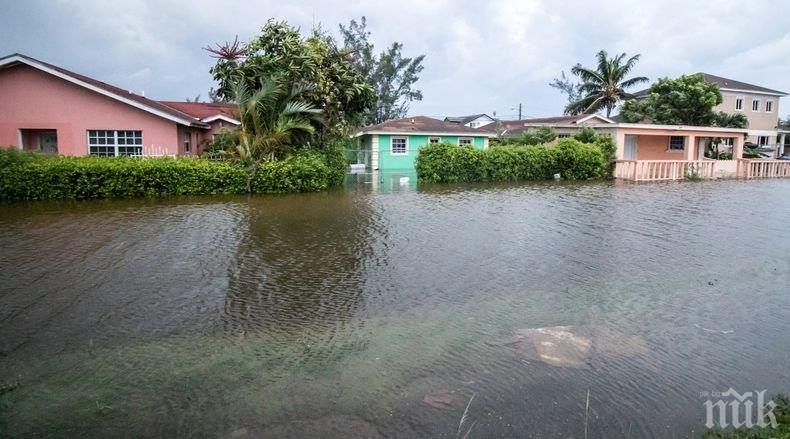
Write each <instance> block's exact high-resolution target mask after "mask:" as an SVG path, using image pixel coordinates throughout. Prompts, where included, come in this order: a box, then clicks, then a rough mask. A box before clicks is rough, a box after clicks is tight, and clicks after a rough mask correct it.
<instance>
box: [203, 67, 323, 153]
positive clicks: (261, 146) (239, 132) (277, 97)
mask: <svg viewBox="0 0 790 439" xmlns="http://www.w3.org/2000/svg"><path fill="white" fill-rule="evenodd" d="M309 89H310V87H307V86H299V85H295V86H293V87H291V88H290V89H288V88H287V87H286V85H285V83H283V82H282V81H281V80H276V79H264V80H263V81H262V85H261V88H260V89H259V90H256V91H251V90H249V89H248V88H247V86H246V85H245V84H244V83H238V84H235V85H234V88H233V96H234V98H233V99H234V102H235V103H236V105H237V106H238V109H239V114H238V119H239V122H240V125H239V126H238V127H237V128H236V129H234V130H232V131H223V132H222V133H221V135H220V136H219V137H218V139H216V141H215V145H214V146H213V147H212V151H215V152H216V151H220V150H221V151H225V152H226V153H227V154H228V155H229V156H231V157H234V158H235V159H237V160H238V161H240V162H241V163H242V164H244V165H245V166H250V165H256V166H257V165H258V164H259V163H260V162H262V161H267V160H273V159H274V158H278V157H282V156H283V155H285V154H287V153H290V152H292V150H293V149H294V148H295V147H296V146H297V145H304V144H306V143H308V142H309V141H310V136H311V135H312V134H313V133H314V132H315V129H314V128H313V124H316V123H319V121H320V118H319V115H320V113H321V110H318V109H317V108H315V107H314V106H313V105H312V104H310V103H308V102H305V101H304V100H302V99H301V97H302V96H303V95H304V94H305V93H306V92H307V91H308V90H309ZM220 145H222V146H224V149H220Z"/></svg>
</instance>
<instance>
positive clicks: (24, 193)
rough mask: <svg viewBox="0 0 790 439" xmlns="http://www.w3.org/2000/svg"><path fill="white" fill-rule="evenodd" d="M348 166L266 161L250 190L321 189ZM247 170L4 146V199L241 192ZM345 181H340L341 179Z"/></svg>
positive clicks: (319, 159) (0, 192) (306, 159)
mask: <svg viewBox="0 0 790 439" xmlns="http://www.w3.org/2000/svg"><path fill="white" fill-rule="evenodd" d="M341 166H342V170H343V172H344V173H345V165H341V163H339V162H338V161H337V159H336V158H335V159H331V160H330V158H329V157H325V156H322V155H319V154H316V153H312V154H302V155H297V156H293V157H289V158H286V159H284V160H279V161H274V162H268V163H264V164H263V165H262V166H261V167H260V168H259V169H258V172H257V173H256V174H255V175H252V176H251V183H252V184H251V188H252V192H259V193H280V192H304V191H316V190H323V189H326V188H328V187H329V186H332V185H336V184H338V183H339V181H338V172H339V169H341ZM247 179H248V173H247V171H246V170H245V169H244V168H242V167H241V166H238V165H237V164H234V163H232V162H216V161H210V160H205V159H200V158H177V159H174V158H167V157H162V158H144V159H139V158H131V157H60V156H47V155H41V154H36V153H29V152H21V151H19V150H16V149H14V148H0V199H4V200H48V199H50V200H51V199H82V198H122V197H148V196H167V195H207V194H241V193H245V192H246V187H247ZM340 182H342V179H341V180H340Z"/></svg>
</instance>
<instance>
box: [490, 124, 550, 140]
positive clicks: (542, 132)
mask: <svg viewBox="0 0 790 439" xmlns="http://www.w3.org/2000/svg"><path fill="white" fill-rule="evenodd" d="M497 123H499V122H497ZM556 138H557V133H555V132H554V128H552V127H550V126H542V127H538V129H536V130H534V131H533V130H525V131H524V132H522V133H521V134H520V135H518V136H514V137H502V138H501V139H500V142H501V143H502V144H503V145H542V144H544V143H550V142H553V141H554V139H556Z"/></svg>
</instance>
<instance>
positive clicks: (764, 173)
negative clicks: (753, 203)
mask: <svg viewBox="0 0 790 439" xmlns="http://www.w3.org/2000/svg"><path fill="white" fill-rule="evenodd" d="M737 175H738V177H741V178H783V177H790V160H755V159H739V160H738V172H737Z"/></svg>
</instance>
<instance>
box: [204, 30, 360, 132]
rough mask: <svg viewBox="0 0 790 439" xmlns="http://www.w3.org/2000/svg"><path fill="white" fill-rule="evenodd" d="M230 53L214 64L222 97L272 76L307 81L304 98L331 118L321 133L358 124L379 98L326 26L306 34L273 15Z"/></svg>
mask: <svg viewBox="0 0 790 439" xmlns="http://www.w3.org/2000/svg"><path fill="white" fill-rule="evenodd" d="M218 52H219V51H218ZM228 52H229V53H226V54H224V55H222V56H220V57H219V59H218V60H217V63H216V65H214V67H212V69H211V74H212V75H213V77H214V79H215V80H216V81H217V82H218V83H219V85H218V88H217V90H216V93H217V95H218V96H220V97H221V98H222V99H223V100H226V101H230V100H233V99H234V92H233V89H234V87H235V85H236V84H239V83H242V84H244V85H245V86H246V88H247V89H248V90H260V89H261V88H262V87H263V86H264V84H265V82H266V81H268V80H271V79H272V78H278V80H280V81H283V83H285V84H288V85H289V86H290V85H292V84H301V85H307V86H309V91H306V92H305V94H304V96H303V98H304V100H305V101H306V102H308V103H309V104H311V105H312V106H314V107H315V108H318V109H321V110H322V111H323V116H324V119H325V122H326V124H325V125H322V126H321V127H317V128H321V129H322V131H320V132H319V133H317V134H319V135H320V137H323V135H325V134H328V130H331V129H335V128H340V129H342V128H343V127H347V126H349V125H350V126H356V125H357V124H358V123H360V122H361V120H362V117H363V116H364V114H365V113H366V112H367V111H368V109H369V108H371V107H372V105H373V102H374V100H375V96H374V93H373V89H372V88H371V87H370V85H368V83H367V81H366V80H365V78H364V77H363V76H362V74H360V72H359V71H358V70H357V69H356V68H355V66H354V65H353V64H352V63H349V62H348V60H347V56H348V53H346V52H345V51H343V50H340V49H339V48H338V47H337V44H336V42H335V40H334V39H333V38H332V36H330V35H329V34H327V33H326V32H324V31H322V30H321V29H314V30H313V31H312V33H311V34H310V35H309V36H307V37H303V36H302V35H301V34H300V32H299V29H297V28H294V27H292V26H290V25H288V24H287V23H286V22H283V21H275V20H269V21H268V22H267V23H266V25H264V26H263V28H262V29H261V33H260V35H258V36H257V37H254V38H253V39H252V40H250V41H249V42H248V43H247V44H244V45H243V46H242V47H241V49H239V50H238V52H239V53H236V52H237V51H235V50H231V51H228Z"/></svg>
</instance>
